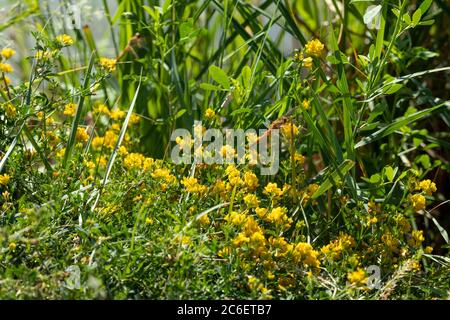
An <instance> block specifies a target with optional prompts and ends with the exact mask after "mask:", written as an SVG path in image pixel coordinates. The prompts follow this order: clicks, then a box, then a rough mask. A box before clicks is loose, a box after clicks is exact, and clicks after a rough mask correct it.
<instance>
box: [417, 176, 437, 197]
mask: <svg viewBox="0 0 450 320" xmlns="http://www.w3.org/2000/svg"><path fill="white" fill-rule="evenodd" d="M416 190H422V191H423V192H425V193H426V194H427V195H429V196H431V195H432V194H433V193H434V192H436V190H437V188H436V184H435V183H434V182H431V180H429V179H426V180H423V181H420V182H419V183H418V184H417V186H416Z"/></svg>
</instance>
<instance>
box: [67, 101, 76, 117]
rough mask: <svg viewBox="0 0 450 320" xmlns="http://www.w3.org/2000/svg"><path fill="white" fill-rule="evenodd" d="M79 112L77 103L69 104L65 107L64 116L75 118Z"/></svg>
mask: <svg viewBox="0 0 450 320" xmlns="http://www.w3.org/2000/svg"><path fill="white" fill-rule="evenodd" d="M76 112H77V105H76V104H75V103H68V104H66V105H65V106H64V115H65V116H69V117H73V116H75V114H76Z"/></svg>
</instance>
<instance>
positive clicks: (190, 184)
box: [181, 177, 208, 194]
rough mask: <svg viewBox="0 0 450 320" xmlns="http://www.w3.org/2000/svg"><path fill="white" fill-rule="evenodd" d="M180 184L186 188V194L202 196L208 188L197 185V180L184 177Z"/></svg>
mask: <svg viewBox="0 0 450 320" xmlns="http://www.w3.org/2000/svg"><path fill="white" fill-rule="evenodd" d="M181 184H182V185H183V186H184V187H185V188H186V191H187V192H190V193H197V194H203V193H205V192H206V191H207V190H208V188H207V187H206V186H204V185H202V184H199V183H198V180H197V179H196V178H194V177H184V178H183V180H181Z"/></svg>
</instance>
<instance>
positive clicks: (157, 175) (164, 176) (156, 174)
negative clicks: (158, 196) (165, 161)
mask: <svg viewBox="0 0 450 320" xmlns="http://www.w3.org/2000/svg"><path fill="white" fill-rule="evenodd" d="M152 177H153V178H154V179H158V180H163V181H165V182H167V183H174V182H176V181H177V178H175V176H174V175H172V174H171V173H170V171H169V169H166V168H158V169H155V171H153V172H152Z"/></svg>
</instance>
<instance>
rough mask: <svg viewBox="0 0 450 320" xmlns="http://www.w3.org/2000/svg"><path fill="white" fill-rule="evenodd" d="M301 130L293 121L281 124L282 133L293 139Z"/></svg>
mask: <svg viewBox="0 0 450 320" xmlns="http://www.w3.org/2000/svg"><path fill="white" fill-rule="evenodd" d="M299 132H300V130H299V128H298V127H297V126H296V125H295V124H293V123H292V122H289V123H286V124H284V125H282V126H281V134H282V135H283V136H284V137H286V139H288V140H291V139H292V138H293V137H296V136H297V135H298V133H299Z"/></svg>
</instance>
